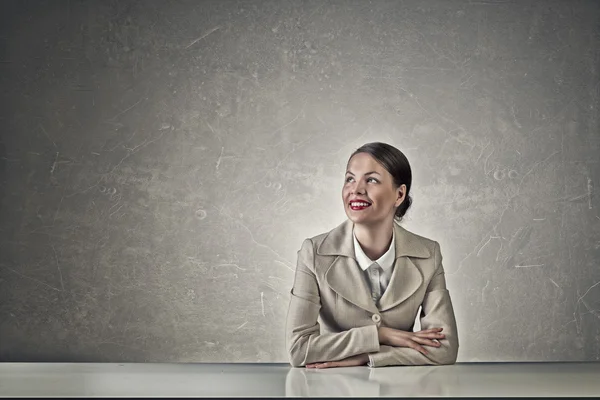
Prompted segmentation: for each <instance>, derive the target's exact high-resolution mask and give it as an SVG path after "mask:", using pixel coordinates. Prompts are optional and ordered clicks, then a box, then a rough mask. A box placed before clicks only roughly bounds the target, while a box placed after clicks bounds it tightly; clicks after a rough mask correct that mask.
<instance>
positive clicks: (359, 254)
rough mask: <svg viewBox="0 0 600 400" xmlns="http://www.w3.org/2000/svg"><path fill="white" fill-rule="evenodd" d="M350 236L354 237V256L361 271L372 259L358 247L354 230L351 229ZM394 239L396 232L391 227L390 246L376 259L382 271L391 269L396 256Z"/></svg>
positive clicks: (369, 264) (364, 269) (371, 262)
mask: <svg viewBox="0 0 600 400" xmlns="http://www.w3.org/2000/svg"><path fill="white" fill-rule="evenodd" d="M352 237H353V239H354V255H355V256H356V261H357V262H358V265H359V266H360V268H361V269H362V270H363V271H366V270H367V268H369V267H370V266H371V264H373V262H374V261H373V260H371V259H370V258H369V257H367V255H366V254H365V252H364V251H363V249H362V247H360V243H358V240H357V239H356V235H355V234H354V231H352ZM395 240H396V234H395V232H394V230H393V229H392V241H391V243H390V247H389V248H388V250H387V251H386V252H385V253H384V254H383V255H382V256H381V257H379V258H378V259H377V260H376V262H377V264H379V266H381V268H382V269H383V270H384V271H387V270H389V269H391V268H392V267H393V265H394V260H395V258H396V246H395V245H394V243H395Z"/></svg>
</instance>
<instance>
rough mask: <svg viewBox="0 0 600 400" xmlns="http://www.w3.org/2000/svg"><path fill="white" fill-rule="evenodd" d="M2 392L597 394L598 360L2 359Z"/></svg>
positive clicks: (217, 394)
mask: <svg viewBox="0 0 600 400" xmlns="http://www.w3.org/2000/svg"><path fill="white" fill-rule="evenodd" d="M0 396H52V397H54V396H158V397H166V396H171V397H173V396H195V397H201V396H242V397H251V396H252V397H253V396H263V397H264V396H278V397H282V396H398V397H413V396H414V397H419V396H463V397H468V396H481V397H488V396H489V397H493V396H543V397H552V396H600V363H477V364H456V365H452V366H441V367H386V368H374V369H369V368H367V367H353V368H334V369H328V370H307V369H304V368H291V367H290V366H289V365H287V364H117V363H114V364H113V363H100V364H96V363H0Z"/></svg>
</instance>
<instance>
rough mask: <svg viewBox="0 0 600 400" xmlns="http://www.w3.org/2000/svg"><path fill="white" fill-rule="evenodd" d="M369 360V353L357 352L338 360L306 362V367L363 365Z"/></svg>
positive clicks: (321, 367)
mask: <svg viewBox="0 0 600 400" xmlns="http://www.w3.org/2000/svg"><path fill="white" fill-rule="evenodd" d="M368 362H369V355H368V354H367V353H365V354H359V355H357V356H352V357H348V358H345V359H343V360H340V361H327V362H318V363H312V364H306V368H315V369H323V368H335V367H358V366H361V365H365V364H367V363H368Z"/></svg>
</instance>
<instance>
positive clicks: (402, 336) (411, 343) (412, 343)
mask: <svg viewBox="0 0 600 400" xmlns="http://www.w3.org/2000/svg"><path fill="white" fill-rule="evenodd" d="M442 329H443V328H431V329H425V330H422V331H418V332H406V331H401V330H399V329H393V328H388V327H385V326H384V327H381V328H379V330H378V332H379V343H381V344H385V345H388V346H394V347H410V348H411V349H415V350H417V351H418V352H420V353H423V354H425V355H427V350H425V348H424V347H423V346H432V347H440V346H441V345H440V343H439V342H437V341H434V340H439V339H444V338H445V337H446V335H444V334H443V333H440V332H441V331H442Z"/></svg>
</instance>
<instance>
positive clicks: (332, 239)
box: [317, 219, 431, 313]
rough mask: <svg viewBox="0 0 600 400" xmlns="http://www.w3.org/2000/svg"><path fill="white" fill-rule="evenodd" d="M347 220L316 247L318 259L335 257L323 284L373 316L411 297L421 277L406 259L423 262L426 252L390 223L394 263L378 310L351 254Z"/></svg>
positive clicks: (406, 232) (419, 283) (413, 236)
mask: <svg viewBox="0 0 600 400" xmlns="http://www.w3.org/2000/svg"><path fill="white" fill-rule="evenodd" d="M353 227H354V223H353V222H352V221H351V220H350V219H347V220H346V221H344V222H343V223H342V224H340V225H338V226H337V227H336V228H334V229H333V230H331V231H330V232H329V233H328V234H327V235H326V236H325V238H324V239H323V241H322V242H321V243H320V244H319V246H318V247H317V254H319V255H330V256H331V255H335V256H338V257H336V259H335V260H334V261H333V263H332V264H331V266H330V267H329V268H328V270H327V271H326V272H325V282H326V283H327V285H329V287H330V288H331V289H332V290H334V291H335V292H336V293H337V294H338V295H340V296H341V297H343V298H344V299H346V300H348V301H349V302H351V303H352V304H354V305H356V306H358V307H360V308H362V309H364V310H367V311H370V312H373V313H377V312H379V311H385V310H387V309H390V308H392V307H395V306H396V305H398V304H400V303H401V302H403V301H404V300H406V299H407V298H409V297H410V296H412V295H413V293H415V292H416V291H417V290H418V289H419V287H420V286H421V284H422V283H423V275H422V274H421V271H420V270H419V269H418V268H417V266H416V265H415V264H414V263H413V262H412V261H411V260H410V259H409V258H408V257H419V258H427V257H430V255H431V254H430V252H429V250H428V249H427V247H425V246H424V245H423V244H422V243H421V242H420V240H419V239H418V237H417V236H416V235H414V234H412V233H410V232H408V231H407V230H406V229H404V228H402V227H401V226H400V225H398V224H396V223H394V229H395V237H396V241H395V246H396V249H395V250H396V260H395V263H394V271H393V272H392V277H391V280H390V283H389V285H388V287H387V289H386V291H385V292H384V294H383V296H382V297H381V299H380V301H379V304H380V309H379V310H378V309H377V306H376V305H375V303H374V302H373V300H372V299H371V293H370V290H369V287H368V285H367V282H366V281H365V277H364V274H363V271H362V269H361V268H360V266H359V265H358V262H357V261H356V259H355V254H354V241H353V238H352V229H353Z"/></svg>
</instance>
